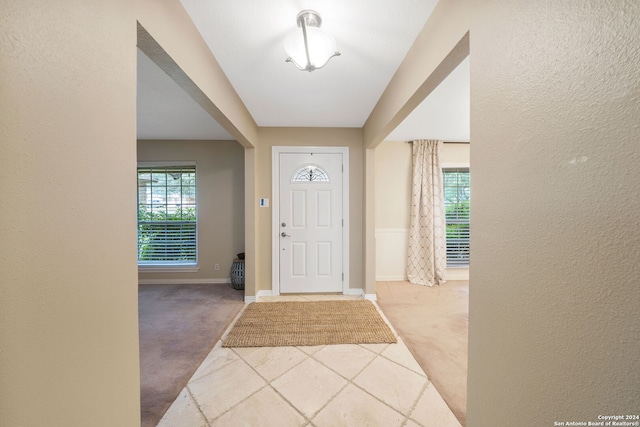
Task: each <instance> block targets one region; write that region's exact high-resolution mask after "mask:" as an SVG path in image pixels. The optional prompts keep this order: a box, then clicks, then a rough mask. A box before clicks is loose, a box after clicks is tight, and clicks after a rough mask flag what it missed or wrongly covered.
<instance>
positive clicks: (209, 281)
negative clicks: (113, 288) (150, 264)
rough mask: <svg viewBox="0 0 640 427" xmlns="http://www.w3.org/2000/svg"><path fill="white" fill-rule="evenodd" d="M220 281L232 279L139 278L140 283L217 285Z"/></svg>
mask: <svg viewBox="0 0 640 427" xmlns="http://www.w3.org/2000/svg"><path fill="white" fill-rule="evenodd" d="M220 283H227V284H229V283H231V279H230V278H226V279H138V284H139V285H216V284H220Z"/></svg>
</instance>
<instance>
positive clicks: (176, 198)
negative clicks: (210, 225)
mask: <svg viewBox="0 0 640 427" xmlns="http://www.w3.org/2000/svg"><path fill="white" fill-rule="evenodd" d="M196 261H197V203H196V167H195V166H170V167H163V166H159V167H155V166H151V167H139V168H138V264H139V265H181V264H195V263H196Z"/></svg>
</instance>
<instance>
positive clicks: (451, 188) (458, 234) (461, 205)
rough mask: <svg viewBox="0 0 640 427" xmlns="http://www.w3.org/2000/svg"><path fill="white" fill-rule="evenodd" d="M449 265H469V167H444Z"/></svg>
mask: <svg viewBox="0 0 640 427" xmlns="http://www.w3.org/2000/svg"><path fill="white" fill-rule="evenodd" d="M442 174H443V178H444V180H443V182H444V206H445V218H446V223H447V267H466V266H468V265H469V206H470V202H471V197H470V187H469V169H468V168H456V169H443V170H442Z"/></svg>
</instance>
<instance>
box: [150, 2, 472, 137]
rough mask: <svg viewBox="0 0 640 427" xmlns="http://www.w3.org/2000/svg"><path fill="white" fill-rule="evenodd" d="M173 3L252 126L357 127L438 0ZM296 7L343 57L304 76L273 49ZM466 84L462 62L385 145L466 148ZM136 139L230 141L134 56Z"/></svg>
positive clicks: (466, 72)
mask: <svg viewBox="0 0 640 427" xmlns="http://www.w3.org/2000/svg"><path fill="white" fill-rule="evenodd" d="M181 2H182V4H183V6H184V7H185V9H186V10H187V12H188V13H189V15H190V16H191V19H192V20H193V22H194V23H195V25H196V27H197V28H198V30H199V31H200V33H201V34H202V36H203V38H204V39H205V41H206V42H207V44H208V46H209V48H210V49H211V51H212V52H213V54H214V55H215V57H216V59H217V60H218V62H219V63H220V66H221V67H222V69H223V70H224V72H225V73H226V75H227V77H228V78H229V80H230V82H231V84H232V85H233V87H234V88H235V90H236V91H237V92H238V95H239V96H240V98H241V99H242V101H243V102H244V103H245V105H246V107H247V109H248V110H249V112H250V113H251V115H252V116H253V118H254V120H255V121H256V123H257V124H258V125H259V126H287V127H288V126H291V127H362V126H363V125H364V123H365V121H366V119H367V117H368V116H369V114H370V113H371V110H372V109H373V107H374V106H375V104H376V102H377V101H378V99H379V97H380V95H381V94H382V92H383V91H384V89H385V87H386V86H387V84H388V83H389V81H390V79H391V77H392V76H393V74H394V73H395V71H396V69H397V67H398V66H399V65H400V63H401V62H402V60H403V58H404V56H405V54H406V53H407V51H408V49H409V48H410V46H411V44H412V43H413V41H414V39H415V37H416V36H417V34H418V33H419V32H420V30H421V29H422V27H423V26H424V24H425V22H426V20H427V18H428V16H429V14H430V13H431V11H432V10H433V8H434V7H435V4H436V3H437V0H396V1H389V0H349V1H344V0H322V1H320V0H269V1H267V0H251V1H250V0H240V1H230V0H228V1H211V0H181ZM303 9H314V10H317V11H318V12H319V13H320V14H321V16H322V20H323V23H322V28H323V29H324V30H326V31H327V32H329V33H331V34H332V35H333V36H334V37H335V39H336V43H337V45H338V50H339V51H340V52H341V54H342V55H341V56H339V57H335V58H333V59H331V61H330V62H329V64H328V65H327V66H326V67H325V68H323V69H320V70H316V71H314V72H311V73H309V72H305V71H299V70H297V69H296V68H295V67H294V66H293V65H292V64H290V63H286V62H285V59H286V56H287V55H286V53H285V52H284V48H283V45H282V43H283V40H284V38H285V36H286V35H287V34H288V33H289V32H290V31H292V30H295V28H296V22H295V21H296V16H297V14H298V12H299V11H300V10H303ZM468 81H469V66H468V61H465V62H463V64H461V65H460V66H459V67H458V68H457V69H456V70H455V71H454V72H453V73H451V75H450V77H449V78H448V79H447V80H445V81H444V82H443V83H442V84H441V85H440V86H439V87H438V88H436V90H434V92H433V93H432V95H431V96H429V97H428V98H427V99H426V100H425V102H423V103H422V105H421V106H420V107H418V108H417V109H416V110H415V111H414V113H412V115H410V116H409V117H408V118H407V119H406V120H405V121H404V122H403V123H402V124H401V125H400V126H399V127H398V128H397V129H396V130H395V131H394V133H392V134H391V135H390V136H389V138H388V139H396V140H406V139H416V138H438V139H439V138H442V139H445V140H469V136H468V135H469V130H468V128H469V124H468V122H469V83H468ZM463 128H464V129H463ZM408 135H411V136H408ZM138 138H139V139H232V138H231V136H230V135H229V134H228V133H227V132H226V131H224V130H223V129H222V128H221V127H220V126H219V125H218V124H217V123H216V122H215V121H214V120H213V119H212V118H211V117H210V116H209V115H208V114H207V113H206V112H205V111H204V110H203V109H202V107H200V106H199V105H198V104H197V103H195V102H194V101H193V100H192V99H191V98H190V97H189V96H188V95H187V94H186V93H185V92H184V91H183V90H182V89H181V88H180V87H179V86H178V85H177V84H176V83H175V82H173V80H171V78H170V77H169V76H167V75H166V74H165V73H164V72H162V71H161V70H160V69H159V68H158V67H157V66H156V65H155V64H154V63H153V62H152V61H151V60H149V58H147V57H146V56H145V55H144V54H142V53H141V52H138Z"/></svg>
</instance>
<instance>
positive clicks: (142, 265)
mask: <svg viewBox="0 0 640 427" xmlns="http://www.w3.org/2000/svg"><path fill="white" fill-rule="evenodd" d="M181 167H182V168H194V171H195V181H196V182H195V199H196V200H195V205H196V206H195V216H196V219H195V226H196V227H195V260H189V261H140V259H138V271H140V272H145V273H152V272H165V273H168V272H171V273H187V272H196V271H199V269H200V268H199V238H198V234H199V229H200V227H199V204H200V203H199V199H200V197H199V191H198V188H199V184H198V181H199V178H198V167H197V164H196V162H194V161H169V162H166V161H161V162H138V164H137V167H136V181H137V180H138V172H139V170H140V169H145V168H159V169H161V168H181ZM136 187H137V188H138V186H137V185H136ZM139 196H140V192H139V190H137V192H136V208H137V210H139V209H140V200H139ZM165 204H166V203H165ZM180 222H182V221H180ZM139 227H140V221H139V218H138V213H137V212H136V236H138V233H139V230H140V228H139ZM136 240H137V239H136ZM138 255H139V254H138Z"/></svg>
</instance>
